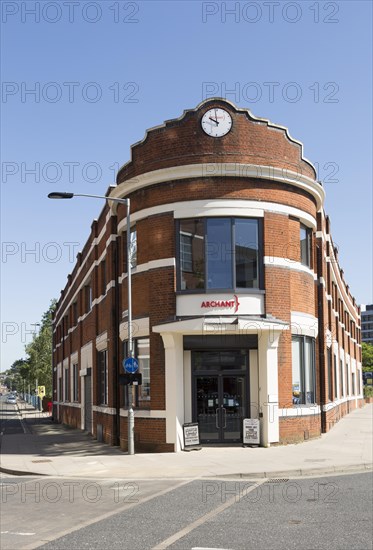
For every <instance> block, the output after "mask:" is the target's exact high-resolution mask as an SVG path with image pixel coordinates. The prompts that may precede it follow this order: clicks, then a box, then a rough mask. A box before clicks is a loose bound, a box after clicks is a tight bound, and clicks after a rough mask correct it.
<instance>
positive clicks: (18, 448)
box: [0, 403, 373, 479]
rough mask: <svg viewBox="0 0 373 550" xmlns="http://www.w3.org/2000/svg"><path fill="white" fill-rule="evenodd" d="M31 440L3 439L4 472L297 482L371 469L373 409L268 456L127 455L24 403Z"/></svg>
mask: <svg viewBox="0 0 373 550" xmlns="http://www.w3.org/2000/svg"><path fill="white" fill-rule="evenodd" d="M19 409H20V411H19V414H20V415H21V416H22V418H23V420H24V423H25V424H26V426H27V430H26V432H28V433H22V434H12V435H6V434H5V435H3V436H2V445H1V462H0V471H3V472H8V473H13V474H16V475H22V474H24V475H30V474H37V475H48V476H69V477H89V478H91V477H92V478H95V477H100V478H113V479H114V478H115V479H157V478H159V479H161V478H163V479H164V478H185V479H187V478H200V477H217V478H218V477H228V478H250V477H252V478H258V477H272V478H273V477H277V478H283V477H295V476H307V475H322V474H328V473H343V472H346V473H347V472H349V473H351V472H352V471H364V470H370V469H372V459H373V437H372V434H373V429H372V428H373V404H370V405H366V406H365V407H363V408H362V409H357V410H355V411H353V412H352V413H350V414H349V415H347V416H345V417H344V418H342V419H341V420H340V421H339V422H338V424H337V425H336V426H335V427H334V428H333V429H332V430H331V431H330V432H328V433H327V434H323V435H322V436H321V437H320V438H318V439H313V440H310V441H307V442H304V443H301V444H296V445H283V446H273V447H270V448H262V447H258V448H250V447H245V448H244V447H212V446H204V447H202V448H201V449H200V450H198V451H190V452H180V453H156V454H148V453H138V454H135V455H128V454H127V453H123V452H122V451H121V450H120V449H119V448H118V447H112V446H110V445H106V444H104V443H99V442H97V441H96V440H94V439H93V438H92V437H91V436H90V435H88V434H86V433H85V432H83V431H81V430H77V429H72V428H69V427H66V426H64V425H61V424H54V423H52V422H51V419H50V417H49V415H47V414H45V413H39V412H38V411H35V410H32V408H31V406H29V405H26V404H23V403H20V404H19Z"/></svg>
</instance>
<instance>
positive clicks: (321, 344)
mask: <svg viewBox="0 0 373 550" xmlns="http://www.w3.org/2000/svg"><path fill="white" fill-rule="evenodd" d="M322 252H323V251H322V248H321V247H320V246H319V245H316V256H317V309H318V319H319V334H318V340H319V372H320V408H321V432H322V433H325V432H326V413H325V412H324V411H323V408H324V405H325V402H326V395H325V323H324V289H323V285H322V282H321V277H322V276H323V270H322V267H323V258H322Z"/></svg>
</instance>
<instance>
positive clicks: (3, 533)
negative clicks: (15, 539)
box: [0, 531, 36, 537]
mask: <svg viewBox="0 0 373 550" xmlns="http://www.w3.org/2000/svg"><path fill="white" fill-rule="evenodd" d="M0 535H21V536H22V537H29V536H31V535H36V533H13V532H12V531H1V532H0Z"/></svg>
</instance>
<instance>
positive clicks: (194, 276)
mask: <svg viewBox="0 0 373 550" xmlns="http://www.w3.org/2000/svg"><path fill="white" fill-rule="evenodd" d="M179 235H180V282H181V285H180V289H181V290H197V289H204V288H205V227H204V223H203V221H201V220H198V219H193V220H183V221H181V222H180V232H179Z"/></svg>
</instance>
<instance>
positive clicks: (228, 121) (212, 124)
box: [201, 107, 232, 137]
mask: <svg viewBox="0 0 373 550" xmlns="http://www.w3.org/2000/svg"><path fill="white" fill-rule="evenodd" d="M201 126H202V129H203V131H204V132H206V134H207V135H208V136H211V137H222V136H225V135H226V134H228V132H229V130H230V129H231V128H232V117H231V115H230V114H229V113H228V111H225V110H224V109H220V108H219V107H215V108H213V109H209V110H208V111H206V113H205V114H204V115H203V117H202V119H201Z"/></svg>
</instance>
